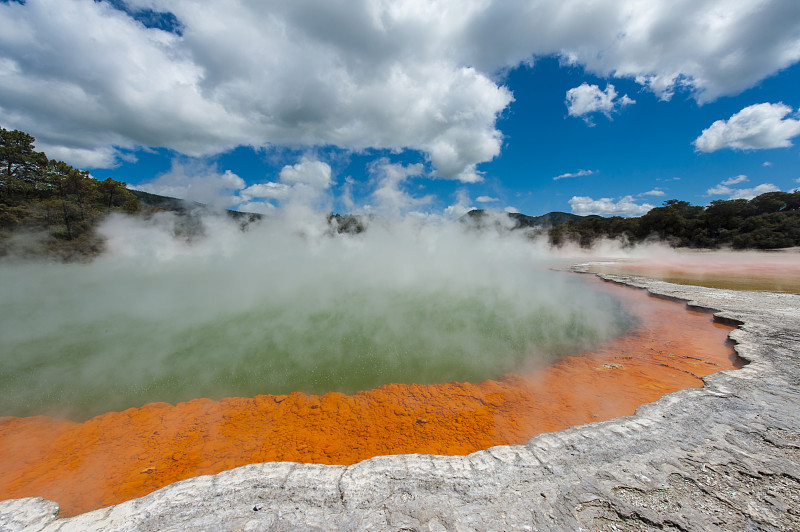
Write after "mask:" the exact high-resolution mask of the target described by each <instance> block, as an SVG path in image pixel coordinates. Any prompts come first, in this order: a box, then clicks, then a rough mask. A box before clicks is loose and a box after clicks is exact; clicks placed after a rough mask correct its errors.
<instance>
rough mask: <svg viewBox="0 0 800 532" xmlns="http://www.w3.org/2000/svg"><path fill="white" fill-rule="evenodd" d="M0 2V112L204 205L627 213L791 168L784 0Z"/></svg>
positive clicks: (762, 187) (793, 44)
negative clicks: (0, 72)
mask: <svg viewBox="0 0 800 532" xmlns="http://www.w3.org/2000/svg"><path fill="white" fill-rule="evenodd" d="M200 5H201V4H198V3H197V2H195V1H192V0H127V1H125V0H113V1H112V0H109V1H95V0H27V1H25V2H19V1H17V2H13V1H8V0H6V1H0V24H2V25H3V27H4V28H14V31H4V32H3V34H2V35H0V71H2V73H3V75H2V76H0V78H2V79H3V80H4V81H2V82H0V125H2V126H3V127H6V128H9V129H14V128H16V129H22V130H25V131H27V132H29V133H31V134H33V135H34V136H35V137H36V138H37V146H38V147H39V149H43V150H44V151H45V152H46V153H47V154H48V155H50V156H51V157H53V158H58V159H63V160H66V161H67V162H69V163H71V164H73V165H75V166H78V167H80V168H84V169H88V170H90V171H91V173H92V175H93V176H95V177H97V178H100V179H103V178H105V177H109V176H110V177H113V178H115V179H119V180H122V181H126V182H127V183H129V185H131V186H135V187H138V188H141V189H143V190H149V191H152V192H156V193H162V194H167V195H174V196H179V197H185V198H187V199H193V200H197V201H203V202H208V203H213V204H215V205H218V206H220V207H226V208H234V209H240V210H251V211H258V212H272V211H274V210H275V209H277V208H281V207H283V206H289V205H302V206H310V207H313V208H315V209H318V210H324V211H328V210H332V211H336V212H373V213H377V214H384V215H389V216H398V215H399V216H403V215H409V214H411V215H415V216H423V217H424V216H427V217H434V218H436V217H447V218H453V217H456V216H458V215H460V214H463V212H465V211H466V210H467V209H469V208H474V207H477V208H489V209H496V210H504V209H505V210H518V211H520V212H524V213H526V214H531V215H538V214H543V213H545V212H549V211H566V212H575V213H577V214H601V215H623V216H629V215H639V214H642V213H643V212H646V210H647V209H648V208H649V207H650V206H658V205H661V203H662V202H663V201H664V200H666V199H673V198H674V199H681V200H685V201H689V202H690V203H692V204H696V205H705V204H708V202H710V201H712V200H715V199H728V198H737V197H752V196H753V195H755V194H758V193H761V192H765V191H769V190H791V189H794V188H796V187H798V186H800V182H799V181H798V180H799V179H800V165H799V164H798V163H800V149H799V148H798V147H797V146H796V141H797V138H800V114H798V109H800V93H799V92H798V90H797V87H800V66H799V65H798V64H797V63H798V60H800V3H797V2H792V1H787V0H772V1H756V0H752V1H749V0H742V1H740V2H736V3H731V2H726V1H724V0H694V1H691V2H689V1H685V0H680V1H669V2H668V1H656V0H653V1H646V2H645V1H641V0H605V1H603V2H585V1H580V0H573V1H569V0H538V1H522V0H519V1H516V0H506V1H486V2H484V1H478V0H475V1H460V0H459V1H456V0H437V1H429V2H421V1H416V0H401V1H397V2H381V1H378V0H351V1H345V0H339V1H326V2H321V1H314V0H298V1H296V2H291V3H286V2H257V1H255V0H253V1H242V2H238V3H236V4H231V3H229V2H224V1H222V0H209V1H207V2H203V3H202V8H200V7H199V6H200Z"/></svg>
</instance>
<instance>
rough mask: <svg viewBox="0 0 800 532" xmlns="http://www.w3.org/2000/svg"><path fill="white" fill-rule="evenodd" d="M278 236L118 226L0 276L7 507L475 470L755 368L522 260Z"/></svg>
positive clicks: (461, 240)
mask: <svg viewBox="0 0 800 532" xmlns="http://www.w3.org/2000/svg"><path fill="white" fill-rule="evenodd" d="M118 223H121V224H125V223H129V222H128V221H125V220H121V221H119V220H118ZM283 229H285V228H282V230H281V231H276V232H275V233H268V234H263V233H262V234H256V235H242V234H239V233H236V232H226V231H228V228H227V227H217V228H215V227H210V228H209V229H208V238H207V241H206V243H205V244H203V245H202V246H197V245H195V246H188V247H186V248H182V249H181V248H177V251H176V246H175V244H174V243H170V245H168V246H165V247H164V248H154V247H153V242H154V241H156V242H157V241H158V238H160V237H163V236H164V235H163V227H159V226H155V227H152V226H151V227H144V228H142V227H124V231H119V232H118V234H117V233H115V232H114V228H113V227H111V228H110V229H109V238H110V250H111V252H110V254H109V256H108V258H106V259H103V260H100V261H96V262H95V263H92V264H90V265H74V266H64V265H24V266H20V267H16V266H8V267H5V266H4V267H3V268H2V269H0V281H2V282H1V283H0V287H2V288H0V289H1V290H2V293H1V294H0V295H2V301H3V302H4V305H3V311H2V312H3V314H1V315H0V318H2V319H0V348H1V349H2V350H1V351H0V353H2V363H3V364H2V370H0V457H2V458H0V462H2V463H1V464H0V466H1V467H0V499H5V498H18V497H26V496H42V497H45V498H47V499H51V500H55V501H57V502H58V503H59V504H60V505H61V514H60V515H62V516H70V515H75V514H78V513H82V512H85V511H88V510H92V509H95V508H99V507H103V506H107V505H110V504H114V503H118V502H121V501H124V500H127V499H130V498H134V497H139V496H142V495H145V494H147V493H149V492H151V491H153V490H155V489H158V488H160V487H163V486H166V485H168V484H170V483H172V482H175V481H177V480H181V479H184V478H190V477H193V476H197V475H202V474H213V473H217V472H220V471H223V470H226V469H230V468H233V467H237V466H240V465H244V464H248V463H255V462H263V461H272V460H286V461H296V462H313V463H325V464H351V463H355V462H357V461H360V460H364V459H367V458H370V457H373V456H377V455H384V454H402V453H436V454H467V453H470V452H473V451H476V450H479V449H484V448H487V447H490V446H493V445H500V444H512V443H522V442H525V441H527V440H528V439H530V438H531V437H532V436H533V435H535V434H538V433H541V432H544V431H551V430H559V429H562V428H566V427H569V426H573V425H577V424H582V423H587V422H592V421H598V420H603V419H610V418H613V417H617V416H620V415H626V414H630V413H632V412H633V411H634V410H635V408H636V407H637V406H638V405H640V404H642V403H644V402H649V401H653V400H655V399H657V398H658V397H660V396H661V395H663V394H665V393H669V392H671V391H675V390H678V389H681V388H686V387H699V386H702V380H701V377H702V376H704V375H707V374H709V373H713V372H716V371H720V370H724V369H732V368H736V367H738V366H739V365H740V361H739V360H738V359H737V358H736V356H735V353H734V352H733V350H732V346H731V345H730V344H729V343H728V342H727V335H728V333H729V331H730V330H731V327H728V326H725V325H722V324H719V323H714V321H713V319H712V317H711V315H710V314H706V313H702V312H697V311H690V310H687V309H686V307H685V305H683V304H681V303H676V302H671V301H663V300H657V299H655V298H652V297H648V296H647V294H646V293H645V292H643V291H640V290H636V289H631V288H627V287H620V286H615V285H612V284H609V283H603V282H601V281H599V280H598V279H596V278H594V277H591V276H580V275H576V274H568V273H561V272H552V271H549V270H548V269H547V261H546V260H545V258H543V256H542V254H541V251H540V250H537V249H536V248H535V246H533V245H531V243H529V242H524V241H519V240H513V239H504V238H498V237H497V235H480V234H467V233H465V232H463V231H461V230H452V231H451V230H448V229H442V228H437V229H436V230H435V231H432V232H428V231H429V230H428V229H426V228H425V227H424V226H412V227H408V228H406V230H398V229H397V228H394V229H392V232H391V234H387V233H385V232H384V230H382V229H381V228H374V229H371V230H370V231H368V232H367V233H366V234H365V235H364V236H360V237H359V238H353V237H333V238H332V237H330V236H329V235H327V236H326V235H316V236H315V234H314V233H312V232H310V231H308V230H305V231H303V232H299V233H298V232H293V233H292V232H287V231H285V230H283ZM401 229H402V228H401ZM137 231H140V232H141V235H143V236H144V237H146V238H141V239H137V238H135V236H136V234H137V233H136V232H137ZM217 233H220V235H217ZM298 234H299V235H300V236H299V237H298V236H297V235H298ZM120 235H122V236H120ZM131 235H134V237H131ZM287 235H289V236H287ZM216 236H220V238H216ZM165 238H166V237H165ZM115 239H116V240H115ZM371 239H374V240H371ZM141 242H147V245H146V246H144V247H141V248H140V247H137V246H138V245H139V244H140V243H141ZM215 246H216V247H215ZM259 246H260V247H259ZM3 416H4V417H3Z"/></svg>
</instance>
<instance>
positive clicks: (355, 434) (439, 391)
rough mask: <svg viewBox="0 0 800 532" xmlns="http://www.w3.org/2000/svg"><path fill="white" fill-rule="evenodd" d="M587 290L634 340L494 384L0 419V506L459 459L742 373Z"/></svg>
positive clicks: (669, 313) (706, 327)
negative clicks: (200, 480)
mask: <svg viewBox="0 0 800 532" xmlns="http://www.w3.org/2000/svg"><path fill="white" fill-rule="evenodd" d="M597 283H598V284H597V287H598V289H603V290H613V291H614V293H615V294H616V295H617V296H619V297H620V298H622V299H623V301H624V303H625V304H626V305H627V306H628V307H629V308H630V309H631V311H632V312H633V313H634V314H636V315H637V316H638V317H639V320H640V323H639V324H638V326H637V327H636V328H635V329H634V330H632V331H630V332H629V334H627V335H626V336H624V337H622V338H618V339H616V340H613V341H611V342H609V343H607V344H605V345H603V346H602V347H601V348H599V349H597V350H596V351H594V352H591V353H581V354H578V355H575V356H570V357H565V358H562V359H560V360H559V361H557V362H556V363H554V364H552V365H550V366H547V367H544V368H535V369H531V370H530V371H527V372H523V373H524V374H523V375H506V376H504V377H503V378H501V379H500V380H498V381H484V382H481V383H477V384H471V383H448V384H433V385H416V384H388V385H385V386H381V387H379V388H376V389H373V390H367V391H362V392H358V393H356V394H354V395H344V394H340V393H328V394H325V395H322V396H316V395H305V394H301V393H292V394H290V395H282V396H272V395H259V396H256V397H252V398H228V399H223V400H221V401H212V400H210V399H195V400H193V401H189V402H186V403H180V404H178V405H174V406H173V405H169V404H166V403H152V404H148V405H145V406H143V407H141V408H131V409H128V410H125V411H124V412H110V413H107V414H103V415H101V416H97V417H95V418H93V419H90V420H88V421H85V422H83V423H75V422H72V421H68V420H63V419H55V418H50V417H45V416H36V417H26V418H13V417H6V418H0V499H8V498H19V497H28V496H41V497H44V498H46V499H50V500H54V501H57V502H58V503H59V504H60V506H61V511H60V515H61V516H62V517H63V516H73V515H76V514H79V513H83V512H86V511H89V510H92V509H96V508H100V507H104V506H108V505H111V504H116V503H119V502H122V501H125V500H128V499H132V498H135V497H140V496H142V495H145V494H147V493H150V492H151V491H154V490H156V489H158V488H161V487H163V486H166V485H168V484H171V483H172V482H175V481H177V480H182V479H185V478H190V477H194V476H198V475H204V474H214V473H218V472H220V471H224V470H226V469H231V468H234V467H237V466H241V465H245V464H250V463H257V462H266V461H274V460H285V461H293V462H310V463H322V464H352V463H355V462H358V461H360V460H364V459H367V458H370V457H373V456H377V455H385V454H404V453H425V454H430V453H432V454H468V453H471V452H473V451H477V450H480V449H485V448H487V447H491V446H494V445H500V444H513V443H522V442H525V441H527V440H528V439H530V438H531V437H532V436H534V435H536V434H539V433H541V432H547V431H553V430H559V429H563V428H566V427H570V426H574V425H579V424H583V423H587V422H591V421H599V420H604V419H611V418H614V417H618V416H622V415H627V414H631V413H633V412H634V410H635V409H636V407H637V406H639V405H640V404H642V403H647V402H651V401H654V400H656V399H658V398H659V397H661V396H662V395H663V394H665V393H669V392H672V391H676V390H679V389H682V388H690V387H700V386H702V384H703V383H702V380H701V379H700V377H702V376H705V375H708V374H710V373H713V372H716V371H720V370H725V369H733V368H737V367H740V366H741V361H740V360H739V359H738V358H737V357H736V355H735V353H734V351H733V349H732V346H731V344H730V343H729V342H727V341H726V339H727V335H728V333H729V332H730V331H731V329H732V327H729V326H726V325H722V324H719V323H714V322H713V319H712V316H711V315H710V314H708V313H703V312H697V311H690V310H687V309H686V307H685V305H684V304H682V303H677V302H672V301H665V300H659V299H656V298H652V297H649V296H648V295H647V294H646V293H645V292H644V291H642V290H637V289H632V288H627V287H618V286H613V285H610V284H600V283H599V281H598V282H597Z"/></svg>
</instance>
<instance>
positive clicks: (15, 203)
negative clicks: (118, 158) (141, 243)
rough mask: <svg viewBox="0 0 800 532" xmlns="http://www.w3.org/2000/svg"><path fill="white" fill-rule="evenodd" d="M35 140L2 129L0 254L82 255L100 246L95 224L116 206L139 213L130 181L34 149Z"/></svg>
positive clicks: (0, 155) (69, 258) (60, 256)
mask: <svg viewBox="0 0 800 532" xmlns="http://www.w3.org/2000/svg"><path fill="white" fill-rule="evenodd" d="M35 141H36V139H35V138H34V137H32V136H31V135H29V134H27V133H25V132H23V131H18V130H13V131H9V130H7V129H5V128H0V256H4V255H9V254H15V255H21V256H23V257H26V256H41V255H50V256H55V257H58V258H61V259H64V260H80V259H81V258H86V257H91V256H94V255H96V254H98V253H99V252H100V251H101V250H102V240H101V239H100V238H99V237H98V235H97V234H96V232H95V230H94V228H95V226H96V224H97V223H98V222H99V221H100V220H101V219H102V218H104V217H105V216H106V215H108V214H109V213H110V212H112V211H123V212H128V213H135V212H137V211H139V209H140V203H139V200H138V199H137V198H136V196H135V195H133V194H132V193H131V192H130V191H128V190H127V188H126V184H125V183H123V182H120V181H115V180H113V179H111V178H108V179H106V180H104V181H99V180H97V179H94V178H92V177H91V176H90V175H89V172H86V171H82V170H78V169H77V168H73V167H72V166H70V165H68V164H67V163H65V162H63V161H57V160H55V159H49V158H48V157H47V155H45V153H44V152H39V151H36V149H35V148H34V143H35Z"/></svg>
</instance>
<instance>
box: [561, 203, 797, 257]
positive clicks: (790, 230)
mask: <svg viewBox="0 0 800 532" xmlns="http://www.w3.org/2000/svg"><path fill="white" fill-rule="evenodd" d="M548 238H549V240H550V243H551V244H552V245H554V246H561V245H563V244H565V243H567V242H572V243H577V244H579V245H580V246H582V247H590V246H592V244H594V243H595V241H596V240H597V239H599V238H610V239H621V240H623V241H625V242H627V243H630V244H635V243H638V242H642V241H644V240H647V239H658V240H662V241H666V242H668V243H669V244H671V245H672V246H675V247H693V248H719V247H724V246H729V247H732V248H735V249H776V248H787V247H793V246H800V191H796V192H767V193H766V194H761V195H760V196H756V197H755V198H753V199H751V200H746V199H734V200H715V201H712V202H711V203H710V204H709V205H708V206H707V207H700V206H696V205H690V204H689V203H688V202H686V201H678V200H675V199H672V200H668V201H665V202H664V204H663V206H662V207H655V208H653V209H651V210H650V211H649V212H647V214H644V215H642V216H640V217H638V218H633V217H632V218H622V217H620V216H613V217H609V218H601V217H594V216H591V217H586V218H583V219H581V220H575V221H569V222H566V223H564V224H561V225H557V226H553V227H551V228H550V229H549V230H548Z"/></svg>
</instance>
